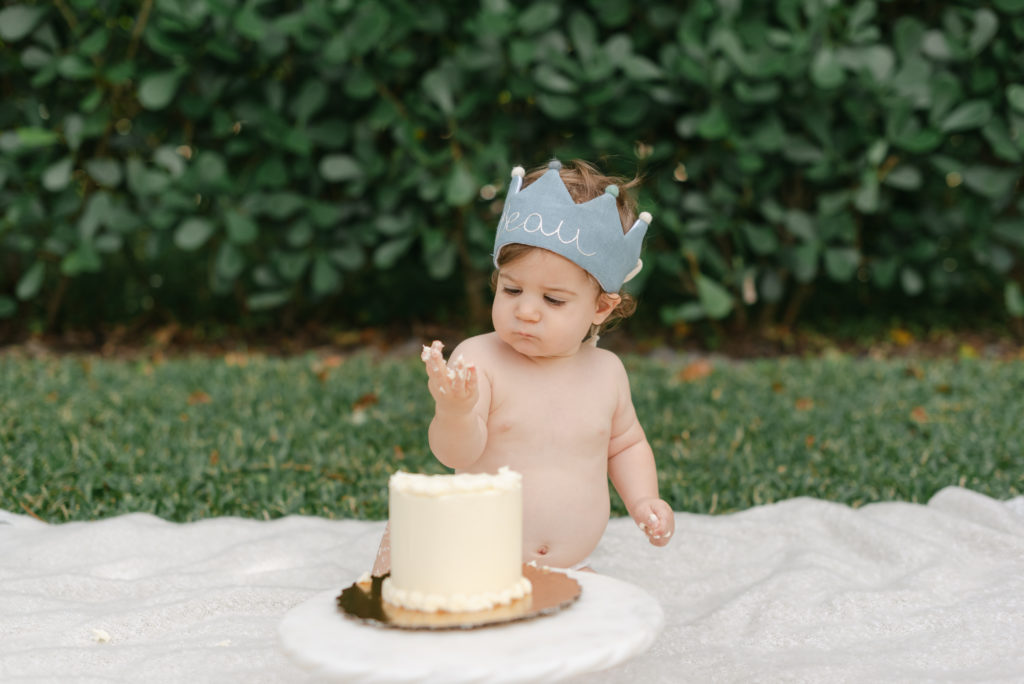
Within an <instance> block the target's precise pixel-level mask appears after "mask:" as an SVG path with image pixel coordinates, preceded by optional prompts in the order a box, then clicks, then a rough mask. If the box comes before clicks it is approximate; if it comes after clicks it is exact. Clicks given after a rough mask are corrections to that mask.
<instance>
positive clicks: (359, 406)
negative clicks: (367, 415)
mask: <svg viewBox="0 0 1024 684" xmlns="http://www.w3.org/2000/svg"><path fill="white" fill-rule="evenodd" d="M378 401H380V399H379V398H378V397H377V395H376V394H375V393H374V392H367V393H366V394H364V395H363V396H361V397H359V398H358V399H356V401H355V403H354V404H352V410H353V411H363V410H366V409H367V408H369V407H370V406H373V405H374V404H376V403H377V402H378Z"/></svg>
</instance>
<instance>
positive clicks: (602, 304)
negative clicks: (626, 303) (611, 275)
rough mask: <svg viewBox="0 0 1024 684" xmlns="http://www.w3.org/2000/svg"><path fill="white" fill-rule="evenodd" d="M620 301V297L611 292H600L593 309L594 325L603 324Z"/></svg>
mask: <svg viewBox="0 0 1024 684" xmlns="http://www.w3.org/2000/svg"><path fill="white" fill-rule="evenodd" d="M621 301H622V297H620V296H619V295H617V294H613V293H611V292H602V293H601V294H599V295H598V296H597V303H596V305H595V308H594V320H593V324H594V325H601V324H602V323H604V322H605V320H606V319H607V318H608V316H610V315H611V313H612V311H615V307H617V306H618V305H619V302H621Z"/></svg>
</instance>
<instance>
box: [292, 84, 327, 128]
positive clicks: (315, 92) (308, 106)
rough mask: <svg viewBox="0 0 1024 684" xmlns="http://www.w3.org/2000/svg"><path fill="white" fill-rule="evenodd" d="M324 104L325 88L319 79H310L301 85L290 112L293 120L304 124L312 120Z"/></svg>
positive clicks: (325, 97) (325, 100) (325, 99)
mask: <svg viewBox="0 0 1024 684" xmlns="http://www.w3.org/2000/svg"><path fill="white" fill-rule="evenodd" d="M326 103H327V86H326V85H325V84H324V82H323V80H321V79H319V78H310V79H308V80H307V81H306V82H305V83H304V84H303V85H302V90H300V91H299V94H298V95H297V96H296V97H295V100H294V101H293V102H292V104H291V111H292V114H293V115H294V116H295V119H296V120H297V121H298V122H299V123H300V124H304V123H306V122H307V121H309V120H310V119H311V118H313V115H314V114H316V113H317V112H318V111H320V109H321V108H322V107H323V106H324V105H325V104H326Z"/></svg>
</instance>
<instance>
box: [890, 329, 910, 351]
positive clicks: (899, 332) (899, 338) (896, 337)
mask: <svg viewBox="0 0 1024 684" xmlns="http://www.w3.org/2000/svg"><path fill="white" fill-rule="evenodd" d="M889 339H891V340H892V341H893V342H895V343H896V344H898V345H899V346H901V347H906V346H907V345H908V344H910V343H911V342H913V341H914V334H913V333H912V332H910V331H909V330H904V329H903V328H893V329H892V330H890V331H889Z"/></svg>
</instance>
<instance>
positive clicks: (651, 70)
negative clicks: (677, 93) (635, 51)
mask: <svg viewBox="0 0 1024 684" xmlns="http://www.w3.org/2000/svg"><path fill="white" fill-rule="evenodd" d="M622 72H623V73H624V74H626V76H628V77H629V78H630V80H632V81H640V82H643V81H655V80H657V79H660V78H663V77H664V76H665V72H664V71H662V69H661V67H660V66H658V65H657V64H655V63H654V62H652V61H651V60H649V59H648V58H646V57H644V56H643V55H629V56H628V57H626V59H625V60H623V62H622Z"/></svg>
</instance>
